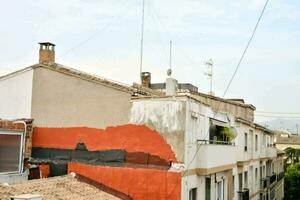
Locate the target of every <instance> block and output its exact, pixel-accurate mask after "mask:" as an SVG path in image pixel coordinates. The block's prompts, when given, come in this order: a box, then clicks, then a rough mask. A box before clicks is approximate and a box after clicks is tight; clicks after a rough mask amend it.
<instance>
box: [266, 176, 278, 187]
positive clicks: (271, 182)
mask: <svg viewBox="0 0 300 200" xmlns="http://www.w3.org/2000/svg"><path fill="white" fill-rule="evenodd" d="M267 178H268V179H269V180H270V181H269V183H270V185H272V184H273V183H274V182H276V180H277V179H276V174H275V173H274V174H272V175H271V176H267Z"/></svg>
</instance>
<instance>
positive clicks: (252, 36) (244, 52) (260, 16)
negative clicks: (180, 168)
mask: <svg viewBox="0 0 300 200" xmlns="http://www.w3.org/2000/svg"><path fill="white" fill-rule="evenodd" d="M268 3H269V0H266V2H265V4H264V7H263V9H262V11H261V13H260V15H259V18H258V21H257V23H256V25H255V27H254V29H253V31H252V34H251V37H250V39H249V40H248V42H247V44H246V47H245V49H244V51H243V53H242V56H241V58H240V59H239V61H238V64H237V66H236V68H235V70H234V73H233V74H232V76H231V78H230V80H229V82H228V84H227V86H226V89H225V91H224V93H223V96H222V98H224V97H225V95H226V94H227V92H228V90H229V88H230V86H231V84H232V82H233V80H234V77H235V76H236V74H237V71H238V69H239V68H240V65H241V63H242V61H243V59H244V57H245V55H246V52H247V50H248V48H249V46H250V44H251V42H252V40H253V38H254V35H255V33H256V30H257V28H258V25H259V23H260V21H261V19H262V16H263V14H264V12H265V10H266V8H267V5H268ZM220 105H221V102H219V103H218V106H217V109H216V112H215V113H214V117H215V116H216V114H217V113H218V112H219V109H220ZM208 135H209V129H208V131H207V134H206V135H205V137H204V139H205V138H206V137H207V136H208ZM200 148H201V144H199V146H198V148H197V150H196V152H195V154H194V156H193V157H192V160H191V161H190V162H189V164H188V165H187V170H185V171H184V172H183V175H182V176H184V175H185V173H188V171H189V167H190V165H191V164H192V163H193V161H194V160H195V158H196V156H197V154H198V152H199V150H200Z"/></svg>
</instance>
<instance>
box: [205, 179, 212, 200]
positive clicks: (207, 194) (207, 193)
mask: <svg viewBox="0 0 300 200" xmlns="http://www.w3.org/2000/svg"><path fill="white" fill-rule="evenodd" d="M210 184H211V179H210V177H206V178H205V200H210V187H211V185H210Z"/></svg>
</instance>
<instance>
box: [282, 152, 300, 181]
mask: <svg viewBox="0 0 300 200" xmlns="http://www.w3.org/2000/svg"><path fill="white" fill-rule="evenodd" d="M284 151H285V154H286V160H285V167H287V166H288V165H293V164H295V163H298V162H299V160H300V149H294V148H291V147H289V148H286V149H285V150H284ZM299 187H300V186H299Z"/></svg>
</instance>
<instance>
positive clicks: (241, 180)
mask: <svg viewBox="0 0 300 200" xmlns="http://www.w3.org/2000/svg"><path fill="white" fill-rule="evenodd" d="M242 190H243V174H242V173H240V174H239V191H242Z"/></svg>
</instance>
